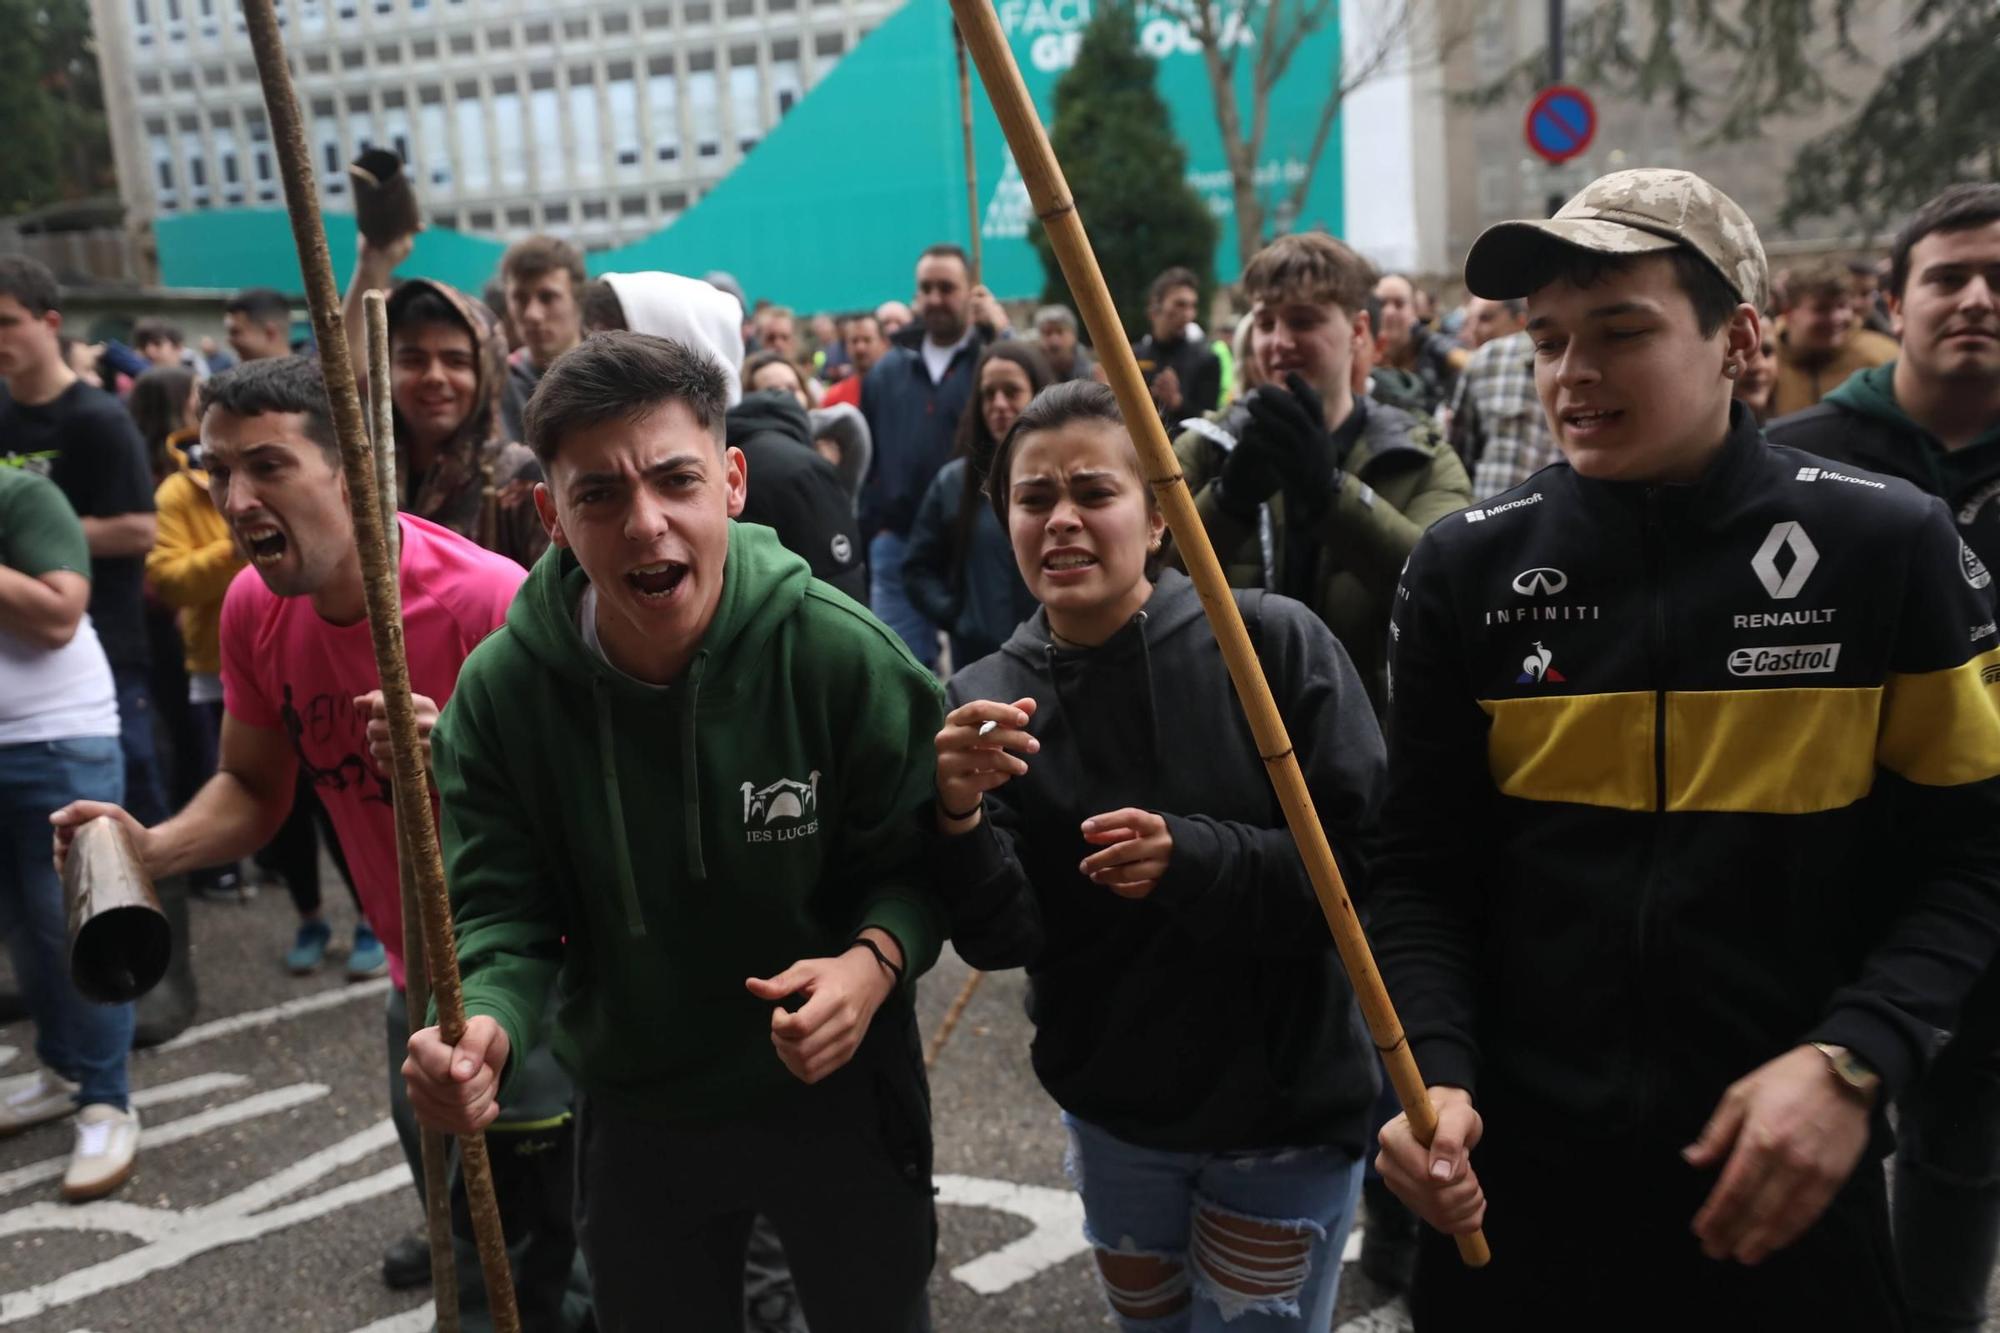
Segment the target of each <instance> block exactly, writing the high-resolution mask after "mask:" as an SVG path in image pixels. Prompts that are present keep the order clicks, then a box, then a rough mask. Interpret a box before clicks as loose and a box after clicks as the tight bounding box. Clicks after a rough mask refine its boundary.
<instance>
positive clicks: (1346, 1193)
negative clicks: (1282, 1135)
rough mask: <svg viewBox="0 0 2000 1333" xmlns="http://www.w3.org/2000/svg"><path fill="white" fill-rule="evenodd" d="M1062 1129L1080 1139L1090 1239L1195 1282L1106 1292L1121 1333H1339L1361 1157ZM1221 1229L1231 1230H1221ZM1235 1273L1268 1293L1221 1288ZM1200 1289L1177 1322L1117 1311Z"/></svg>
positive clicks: (1074, 1143) (1074, 1155)
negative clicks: (1273, 1236)
mask: <svg viewBox="0 0 2000 1333" xmlns="http://www.w3.org/2000/svg"><path fill="white" fill-rule="evenodd" d="M1063 1127H1064V1128H1065V1129H1067V1130H1068V1131H1069V1142H1070V1155H1069V1163H1068V1165H1069V1172H1070V1179H1071V1180H1072V1181H1073V1182H1074V1183H1075V1185H1076V1187H1077V1193H1079V1194H1081V1195H1082V1196H1083V1226H1084V1237H1085V1239H1087V1240H1088V1241H1089V1242H1090V1243H1091V1244H1092V1245H1093V1246H1095V1247H1096V1248H1097V1249H1098V1250H1100V1251H1105V1252H1109V1253H1113V1254H1118V1253H1123V1254H1130V1255H1137V1256H1144V1257H1150V1258H1155V1259H1161V1260H1166V1261H1168V1263H1170V1264H1173V1265H1175V1266H1177V1267H1178V1268H1179V1270H1180V1272H1181V1273H1184V1274H1185V1277H1184V1278H1183V1277H1181V1276H1176V1277H1174V1278H1172V1279H1171V1280H1169V1281H1167V1282H1164V1283H1161V1284H1159V1285H1157V1286H1155V1285H1153V1284H1150V1283H1149V1284H1148V1289H1147V1290H1146V1291H1144V1292H1141V1291H1138V1290H1136V1289H1135V1290H1131V1291H1128V1292H1123V1293H1118V1292H1111V1291H1110V1290H1109V1288H1108V1287H1107V1294H1108V1295H1110V1296H1111V1297H1112V1299H1113V1306H1112V1314H1113V1319H1114V1320H1115V1322H1116V1323H1117V1325H1118V1327H1119V1328H1121V1329H1124V1330H1125V1331H1126V1333H1215V1331H1216V1330H1220V1329H1224V1328H1228V1329H1230V1330H1233V1331H1240V1333H1252V1331H1253V1330H1260V1329H1310V1330H1312V1331H1313V1333H1323V1331H1324V1330H1325V1329H1328V1328H1330V1327H1332V1325H1333V1305H1334V1299H1335V1297H1337V1296H1338V1295H1339V1292H1340V1263H1341V1253H1342V1251H1343V1250H1345V1249H1346V1248H1347V1233H1348V1230H1349V1229H1350V1228H1351V1227H1352V1226H1353V1225H1354V1210H1355V1206H1356V1204H1357V1203H1358V1202H1359V1200H1360V1197H1361V1160H1360V1159H1359V1158H1358V1157H1352V1156H1349V1155H1348V1154H1347V1153H1346V1152H1343V1151H1342V1150H1340V1149H1338V1148H1332V1147H1314V1148H1286V1149H1279V1150H1274V1151H1267V1152H1238V1153H1198V1152H1168V1151H1165V1150H1163V1149H1158V1148H1141V1147H1138V1146H1136V1145H1134V1144H1130V1143H1126V1142H1125V1141H1124V1140H1122V1139H1119V1138H1115V1137H1113V1136H1112V1135H1111V1134H1108V1133H1106V1132H1105V1131H1104V1130H1102V1129H1099V1128H1098V1127H1097V1126H1095V1125H1093V1124H1091V1123H1089V1122H1088V1121H1085V1120H1079V1119H1077V1118H1076V1117H1075V1116H1073V1115H1070V1114H1069V1113H1068V1112H1064V1114H1063ZM1218 1220H1219V1221H1221V1222H1222V1224H1223V1225H1221V1226H1217V1225H1215V1223H1216V1222H1217V1221H1218ZM1230 1220H1240V1221H1244V1222H1249V1223H1251V1224H1253V1227H1254V1230H1256V1231H1259V1232H1264V1233H1266V1234H1268V1232H1269V1230H1270V1229H1271V1228H1274V1227H1275V1228H1276V1229H1277V1230H1279V1231H1281V1232H1286V1233H1292V1234H1293V1235H1295V1237H1296V1241H1297V1242H1298V1244H1297V1246H1296V1249H1297V1251H1298V1252H1297V1253H1291V1252H1287V1251H1285V1250H1284V1249H1283V1247H1282V1245H1281V1244H1280V1245H1273V1244H1272V1243H1271V1242H1269V1241H1268V1240H1264V1241H1253V1240H1248V1239H1244V1240H1241V1242H1240V1243H1234V1244H1233V1243H1232V1241H1231V1238H1230V1235H1229V1228H1228V1226H1227V1223H1228V1222H1229V1221H1230ZM1231 1268H1236V1269H1238V1270H1239V1271H1242V1272H1244V1273H1245V1274H1246V1276H1249V1277H1250V1280H1249V1281H1248V1282H1246V1284H1245V1285H1248V1286H1255V1287H1260V1288H1264V1289H1266V1290H1265V1291H1264V1293H1263V1294H1259V1295H1254V1296H1253V1295H1245V1294H1243V1293H1242V1292H1240V1291H1236V1290H1232V1289H1231V1287H1230V1286H1229V1285H1228V1283H1227V1282H1226V1281H1218V1280H1217V1278H1216V1276H1215V1274H1216V1273H1217V1272H1218V1271H1222V1272H1226V1271H1227V1270H1229V1269H1231ZM1252 1275H1254V1276H1252ZM1104 1276H1105V1274H1103V1273H1102V1272H1100V1274H1099V1277H1100V1279H1102V1278H1103V1277H1104ZM1270 1288H1279V1290H1277V1291H1271V1290H1268V1289H1270ZM1190 1289H1192V1293H1193V1299H1192V1300H1191V1301H1189V1302H1188V1303H1187V1304H1186V1305H1185V1306H1184V1307H1183V1308H1181V1309H1180V1310H1178V1311H1176V1312H1174V1313H1172V1314H1168V1315H1165V1316H1161V1317H1156V1318H1132V1317H1129V1316H1126V1315H1123V1314H1121V1313H1119V1311H1118V1305H1119V1304H1120V1303H1125V1304H1129V1305H1132V1306H1135V1307H1138V1308H1144V1307H1146V1306H1154V1305H1170V1304H1172V1303H1173V1301H1174V1300H1175V1299H1176V1298H1177V1297H1179V1296H1180V1295H1181V1294H1182V1293H1184V1292H1187V1291H1188V1290H1190ZM1121 1297H1122V1302H1121Z"/></svg>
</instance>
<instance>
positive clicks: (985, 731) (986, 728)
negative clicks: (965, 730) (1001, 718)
mask: <svg viewBox="0 0 2000 1333" xmlns="http://www.w3.org/2000/svg"><path fill="white" fill-rule="evenodd" d="M998 730H1000V724H999V723H998V722H981V723H980V724H979V734H980V735H981V736H990V735H992V734H993V733H994V732H996V731H998Z"/></svg>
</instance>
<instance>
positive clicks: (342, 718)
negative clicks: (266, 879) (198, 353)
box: [51, 357, 588, 1330]
mask: <svg viewBox="0 0 2000 1333" xmlns="http://www.w3.org/2000/svg"><path fill="white" fill-rule="evenodd" d="M201 431H202V445H203V448H204V450H205V451H206V458H207V462H208V475H209V487H210V493H211V495H212V496H213V497H214V499H215V502H216V508H217V510H218V511H220V513H221V514H222V516H223V518H224V519H225V520H227V521H228V523H229V526H230V531H231V533H232V535H233V536H234V537H235V540H236V543H237V545H238V546H239V547H241V548H242V549H243V551H244V553H245V554H246V555H247V556H248V557H249V560H250V568H248V569H245V570H244V571H243V572H242V573H240V574H238V575H237V576H236V580H235V581H234V582H233V583H231V584H230V586H229V593H228V596H227V597H225V598H224V600H223V604H222V636H221V637H222V687H223V705H224V713H223V722H222V744H221V760H220V762H219V764H218V765H217V770H216V774H215V776H214V777H212V778H210V779H209V781H208V782H207V783H206V784H205V785H204V786H203V787H202V789H201V790H200V791H199V792H197V793H196V794H195V796H194V798H193V799H192V800H191V801H189V802H188V804H187V806H186V807H185V808H184V809H183V810H182V811H181V812H180V813H179V814H178V815H175V816H174V817H173V818H172V819H169V820H167V821H166V822H164V823H162V824H158V825H156V826H154V827H152V828H150V829H149V828H145V827H143V826H142V825H140V824H139V823H138V822H137V821H136V820H134V819H133V818H132V817H131V816H130V815H129V814H127V813H126V812H125V811H123V810H121V809H119V808H118V807H116V806H109V805H103V804H99V803H96V802H88V801H79V802H76V803H74V804H72V805H69V806H65V807H64V808H63V809H62V810H59V811H57V812H56V813H55V815H53V816H51V819H52V821H53V822H54V824H55V825H56V855H57V857H58V858H59V859H60V858H61V857H62V856H63V855H65V854H66V852H67V850H68V844H69V840H70V838H71V836H73V833H74V830H75V828H76V826H77V825H79V824H81V823H82V822H84V821H85V820H88V819H91V818H93V817H95V816H97V815H103V814H109V815H112V816H114V817H116V818H118V819H120V820H122V821H123V822H124V823H125V825H126V827H127V829H128V830H129V831H130V832H131V834H132V838H133V843H134V846H135V847H136V849H137V851H138V853H139V855H140V858H141V859H142V860H143V861H144V862H145V864H146V868H147V869H148V870H149V871H150V872H151V873H152V874H153V875H154V876H155V877H158V876H162V875H170V874H178V873H182V872H184V871H187V870H190V869H193V868H195V867H198V866H205V865H213V864H219V863H222V862H226V861H229V860H231V859H234V858H236V857H240V856H245V855H248V854H249V853H250V852H252V851H254V850H255V849H256V848H258V847H259V846H262V845H263V843H264V842H265V840H266V839H268V838H269V836H270V834H271V832H272V831H273V830H275V829H276V828H277V826H278V825H279V824H280V823H281V822H282V821H283V820H284V818H285V816H286V814H287V813H289V811H290V809H291V804H292V799H293V794H294V792H295V791H296V790H297V788H296V786H295V782H296V778H297V776H298V774H299V773H300V772H303V773H304V774H305V775H306V776H307V777H308V778H309V779H310V785H311V787H312V789H313V791H314V792H315V793H316V794H317V795H318V797H319V799H320V801H321V802H322V803H323V804H324V805H325V807H326V809H327V813H328V814H329V815H330V816H331V817H332V820H333V827H334V831H335V833H336V834H337V835H338V837H339V840H340V847H341V851H342V852H343V853H344V854H345V856H346V858H347V864H348V867H349V869H350V870H351V871H352V873H353V877H354V885H355V889H356V892H357V893H358V895H359V897H360V900H361V907H362V911H363V912H364V913H365V914H366V915H367V917H368V921H369V924H370V925H371V926H373V927H374V929H375V932H376V934H377V935H379V936H380V937H381V940H382V943H383V945H384V947H385V949H386V950H387V952H388V955H389V974H390V979H391V981H392V982H393V983H394V984H393V987H392V989H391V991H390V995H389V1006H388V1008H389V1013H388V1017H387V1026H388V1029H389V1031H388V1042H387V1044H386V1047H385V1054H386V1056H387V1058H388V1066H387V1070H386V1073H387V1075H388V1082H389V1099H390V1112H391V1116H392V1118H393V1119H394V1120H395V1121H396V1128H397V1132H398V1135H399V1136H400V1137H401V1138H402V1140H403V1149H404V1152H405V1154H406V1155H408V1157H409V1159H410V1164H411V1169H412V1172H413V1173H414V1174H415V1175H416V1176H417V1178H418V1180H419V1182H421V1179H422V1172H421V1169H420V1166H419V1163H418V1160H417V1146H416V1145H417V1138H416V1133H417V1129H416V1122H415V1120H414V1119H413V1118H412V1117H411V1116H410V1114H409V1107H408V1103H407V1100H406V1098H405V1095H404V1086H403V1080H402V1079H401V1078H400V1077H398V1071H399V1069H400V1067H401V1064H402V1059H403V1055H404V1052H405V1046H406V1043H407V1040H408V1037H409V1020H408V1011H407V1008H406V1005H405V1001H404V996H403V993H402V991H403V948H402V943H403V921H402V907H401V896H400V893H399V891H398V874H397V866H396V829H395V817H394V811H393V807H392V805H391V798H390V785H389V778H388V776H387V772H388V768H389V764H388V753H387V749H386V746H385V745H384V744H382V743H381V740H380V739H379V737H378V738H374V739H371V737H370V734H369V724H370V722H371V720H379V719H380V718H381V715H382V706H381V694H380V691H379V688H378V686H379V677H378V675H377V673H376V670H375V657H374V650H373V647H372V645H371V640H370V637H369V627H368V619H367V607H366V598H365V596H364V593H363V590H362V582H361V560H360V555H359V553H358V551H357V550H356V549H355V542H354V529H353V524H352V520H351V519H350V517H349V514H348V502H347V486H346V482H345V480H344V479H343V477H342V475H341V472H340V465H339V451H338V447H337V446H336V444H335V443H334V435H333V428H332V421H331V414H330V412H329V411H328V409H327V406H326V390H325V386H324V383H323V382H322V380H321V377H320V371H319V367H318V365H317V363H316V362H314V361H312V360H309V359H307V358H305V357H283V358H275V359H270V360H264V361H255V362H250V363H248V364H246V365H244V366H242V367H240V368H238V369H237V370H234V371H231V372H229V373H227V374H225V375H222V376H218V377H217V378H216V379H214V380H211V381H209V383H208V384H207V385H206V386H205V387H204V389H203V394H202V415H201ZM398 519H399V525H400V529H401V533H402V557H401V561H400V569H399V582H400V584H401V588H402V599H403V643H404V650H405V653H406V655H407V656H408V659H409V665H410V684H411V689H412V690H413V691H414V693H415V694H416V695H417V696H418V697H417V711H418V723H419V728H420V730H421V731H422V732H423V734H424V735H425V737H426V738H428V736H429V731H430V726H431V724H432V723H434V722H435V721H436V719H437V715H438V709H439V708H440V707H442V706H443V704H444V703H445V701H446V700H447V699H449V698H450V696H451V692H452V688H453V686H454V685H456V684H457V681H458V673H459V668H460V667H461V666H462V665H463V664H464V662H465V659H466V656H467V655H468V654H469V653H470V652H471V651H472V650H473V648H474V647H475V646H476V645H477V644H478V643H479V641H480V640H481V639H483V638H485V637H486V636H487V635H488V634H491V633H493V632H494V631H495V630H497V629H499V628H500V627H501V626H502V625H503V624H505V623H506V618H507V609H508V607H509V605H510V604H511V603H512V602H513V598H514V592H515V590H516V589H517V588H518V587H519V586H520V585H521V582H522V580H523V579H525V578H526V576H527V571H525V570H524V569H522V568H521V567H520V566H519V565H517V564H515V563H514V562H513V561H512V560H510V559H508V558H506V557H505V556H501V555H496V554H494V553H493V552H490V551H487V550H484V549H482V548H481V547H479V546H478V545H476V544H475V543H473V542H472V541H470V540H468V539H467V538H464V537H461V536H459V535H457V534H456V533H453V532H451V531H449V530H448V529H446V528H442V527H439V526H438V525H437V524H435V523H430V522H426V521H425V520H423V519H421V518H417V517H415V516H413V515H409V514H402V515H398ZM378 730H380V729H379V728H378ZM426 743H428V740H427V739H426ZM523 1064H524V1069H523V1073H524V1075H527V1074H530V1073H534V1074H536V1077H533V1078H527V1079H525V1080H524V1084H523V1086H522V1087H521V1089H520V1091H519V1093H518V1094H517V1100H516V1102H515V1103H514V1104H512V1105H510V1106H509V1107H508V1108H507V1112H506V1114H505V1115H504V1116H503V1121H504V1122H505V1123H504V1124H503V1125H502V1126H497V1128H500V1129H501V1133H502V1141H501V1142H500V1143H499V1144H498V1145H497V1146H495V1147H494V1148H493V1152H492V1158H493V1163H494V1174H495V1183H496V1186H497V1187H498V1190H499V1194H500V1206H501V1212H502V1215H503V1217H506V1218H510V1219H512V1220H510V1221H509V1223H508V1227H509V1230H508V1240H509V1243H510V1245H511V1246H513V1247H514V1249H515V1251H516V1256H517V1257H516V1260H515V1264H516V1269H517V1273H516V1281H515V1285H516V1289H517V1291H518V1292H519V1293H520V1296H521V1301H522V1315H523V1318H524V1320H526V1321H527V1326H528V1327H533V1328H549V1329H555V1330H570V1329H575V1328H577V1327H579V1326H580V1325H581V1323H582V1317H583V1314H584V1313H585V1312H587V1308H588V1307H587V1297H586V1296H584V1295H583V1294H582V1291H583V1278H582V1275H581V1270H580V1263H579V1262H578V1261H577V1260H576V1259H575V1237H574V1233H573V1231H571V1230H570V1229H569V1216H568V1214H569V1209H568V1191H567V1188H566V1182H559V1181H552V1180H550V1179H548V1178H546V1173H540V1172H538V1171H537V1170H536V1169H535V1166H534V1164H535V1163H536V1162H538V1161H540V1160H543V1159H554V1158H557V1157H559V1156H560V1155H561V1154H560V1153H557V1152H549V1151H545V1150H546V1149H547V1148H549V1147H551V1146H560V1145H554V1144H545V1143H542V1142H541V1141H540V1140H539V1139H536V1140H535V1141H534V1142H532V1143H529V1142H527V1140H528V1139H530V1138H533V1136H535V1135H536V1134H542V1136H543V1137H547V1135H546V1133H545V1132H544V1131H543V1127H544V1126H546V1125H548V1124H551V1123H554V1122H556V1121H562V1122H563V1123H564V1125H565V1127H566V1123H567V1121H566V1117H567V1113H568V1110H569V1103H570V1101H571V1100H572V1093H571V1090H570V1087H569V1082H568V1079H567V1077H566V1076H564V1075H563V1074H562V1073H561V1071H560V1070H558V1069H557V1068H556V1067H555V1065H554V1062H553V1059H552V1058H551V1057H550V1056H549V1055H548V1053H547V1051H546V1049H537V1050H535V1051H531V1052H529V1053H528V1054H527V1056H526V1057H525V1058H524V1061H523ZM509 1126H525V1127H526V1129H525V1130H524V1132H523V1133H522V1134H521V1135H520V1136H519V1137H521V1138H522V1140H523V1145H516V1146H515V1147H513V1148H512V1149H511V1150H510V1148H509V1147H508V1146H506V1144H505V1142H504V1138H505V1135H506V1134H507V1132H508V1127H509ZM454 1174H455V1173H454ZM453 1192H454V1194H456V1193H457V1188H456V1187H455V1188H454V1191H453ZM558 1194H559V1195H560V1196H561V1197H560V1199H559V1200H557V1199H556V1198H555V1197H554V1196H556V1195H558ZM552 1215H559V1220H556V1221H554V1224H547V1223H549V1222H551V1221H552V1220H553V1219H552ZM524 1219H526V1220H525V1221H524ZM524 1242H525V1246H524ZM464 1260H465V1261H464V1262H461V1264H460V1265H459V1267H460V1272H461V1276H460V1281H459V1291H460V1299H461V1303H462V1307H463V1313H464V1314H465V1315H466V1316H467V1317H466V1319H465V1320H464V1321H463V1324H462V1326H463V1327H465V1328H466V1329H468V1330H471V1329H474V1328H476V1327H478V1326H480V1323H481V1320H480V1316H482V1315H483V1314H484V1312H483V1311H482V1310H477V1309H475V1308H474V1307H476V1306H477V1305H478V1304H479V1302H480V1300H481V1296H482V1286H481V1283H480V1281H479V1278H478V1271H477V1264H476V1261H474V1260H472V1258H471V1249H470V1245H469V1243H468V1244H467V1245H466V1247H465V1255H464ZM523 1270H531V1271H528V1272H524V1271H523ZM565 1270H574V1272H575V1279H574V1280H573V1281H572V1282H570V1283H568V1284H565V1282H564V1280H563V1278H562V1276H561V1275H562V1274H563V1273H564V1272H565ZM524 1276H525V1277H531V1278H533V1279H535V1280H533V1281H529V1282H526V1283H524V1281H523V1278H524ZM538 1307H546V1308H538Z"/></svg>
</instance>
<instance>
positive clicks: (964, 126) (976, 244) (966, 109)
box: [951, 21, 985, 287]
mask: <svg viewBox="0 0 2000 1333" xmlns="http://www.w3.org/2000/svg"><path fill="white" fill-rule="evenodd" d="M951 38H952V45H954V46H955V47H957V48H958V126H959V131H960V133H962V134H963V135H964V136H965V216H966V220H967V222H968V223H969V224H970V225H969V227H968V229H967V230H968V233H969V234H970V236H971V238H972V285H973V286H975V287H977V286H978V285H979V284H980V282H981V281H982V280H983V279H982V277H981V275H982V273H983V271H984V269H985V264H984V263H983V262H982V260H981V255H980V251H981V248H982V247H981V245H980V237H979V168H978V164H977V162H976V161H975V159H974V158H973V154H972V72H971V71H970V70H968V69H967V68H966V67H965V34H964V33H963V32H961V31H960V30H959V27H958V24H957V22H956V21H954V22H953V23H952V25H951Z"/></svg>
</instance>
